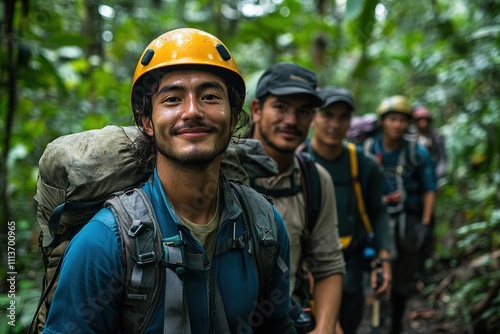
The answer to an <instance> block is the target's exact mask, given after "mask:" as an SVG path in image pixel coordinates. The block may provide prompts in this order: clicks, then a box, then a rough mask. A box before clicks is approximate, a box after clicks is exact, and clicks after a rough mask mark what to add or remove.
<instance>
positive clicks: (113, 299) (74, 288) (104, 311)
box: [44, 171, 293, 334]
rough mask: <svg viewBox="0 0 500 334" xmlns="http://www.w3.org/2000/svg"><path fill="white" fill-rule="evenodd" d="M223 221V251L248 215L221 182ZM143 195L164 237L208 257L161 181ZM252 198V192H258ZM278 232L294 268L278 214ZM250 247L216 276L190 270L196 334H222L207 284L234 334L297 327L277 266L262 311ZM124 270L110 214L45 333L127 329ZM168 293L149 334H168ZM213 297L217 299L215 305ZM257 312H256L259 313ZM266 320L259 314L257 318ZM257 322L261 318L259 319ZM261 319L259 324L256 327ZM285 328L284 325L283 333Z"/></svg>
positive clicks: (58, 299)
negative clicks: (267, 326)
mask: <svg viewBox="0 0 500 334" xmlns="http://www.w3.org/2000/svg"><path fill="white" fill-rule="evenodd" d="M220 186H221V188H222V201H223V204H222V205H223V206H222V213H221V220H220V224H219V227H218V233H217V239H216V243H217V244H221V243H223V242H224V241H226V240H227V239H228V238H232V236H233V227H235V228H236V230H235V233H236V237H238V236H242V235H243V234H244V233H245V225H244V223H243V220H242V211H241V208H240V207H239V205H238V204H237V202H236V201H235V199H234V196H235V195H234V193H233V192H232V191H231V190H230V188H229V185H228V184H227V183H226V181H225V179H224V178H221V182H220ZM143 189H144V190H145V192H146V194H147V195H148V197H149V199H150V200H151V203H152V205H153V208H154V210H155V214H156V216H157V219H158V222H159V225H160V229H161V232H162V235H163V237H170V236H172V235H174V234H178V231H179V230H181V231H182V233H183V239H184V240H185V242H186V243H187V245H189V246H190V247H192V249H195V250H198V251H199V252H205V251H204V250H203V248H202V246H201V245H200V243H199V242H198V241H197V240H196V239H195V238H194V237H193V236H192V235H191V233H190V231H189V230H188V229H187V227H185V226H184V225H181V224H179V223H178V221H177V219H176V218H175V215H174V213H173V210H172V208H171V206H170V204H169V201H168V200H167V197H166V194H165V192H164V190H163V187H162V185H161V182H160V181H159V178H158V176H157V174H156V171H155V173H154V176H153V177H152V178H151V179H150V181H149V182H147V183H146V184H145V185H144V186H143ZM252 191H253V190H252ZM273 210H274V216H275V220H276V222H277V224H278V242H279V245H280V248H279V254H280V256H281V258H282V259H283V260H284V261H285V264H286V265H287V266H289V257H290V249H289V241H288V236H287V233H286V230H285V225H284V223H283V220H282V218H281V216H280V215H279V213H278V212H277V211H276V210H275V209H274V208H273ZM248 247H249V245H248V243H247V245H246V246H245V248H243V249H235V250H230V251H227V252H224V253H222V254H220V255H214V256H213V259H212V262H211V265H210V270H205V271H204V272H203V271H202V272H194V271H190V270H187V271H186V272H185V273H184V274H183V275H184V276H183V281H184V286H185V292H186V299H187V304H188V310H189V316H190V320H191V321H190V322H191V330H192V333H208V332H209V330H210V329H212V330H214V331H215V332H220V330H219V328H220V327H219V324H218V322H217V316H216V314H215V309H214V307H213V306H211V305H214V300H213V298H214V297H213V296H212V294H211V293H209V291H208V287H207V286H210V285H209V284H207V276H209V277H210V278H211V279H214V280H216V282H217V283H218V287H219V289H220V294H221V297H222V300H223V305H224V309H225V313H226V317H227V321H228V325H229V329H230V331H231V332H232V333H233V332H234V333H236V332H244V333H246V332H251V328H252V325H260V324H261V323H262V321H265V320H266V319H271V320H274V322H273V324H274V326H276V325H277V323H276V320H278V322H279V319H282V325H283V326H284V327H290V325H289V324H290V323H291V326H292V327H293V322H290V319H289V318H288V313H289V307H290V297H289V295H290V294H289V289H290V286H289V285H290V283H289V282H290V281H289V271H288V272H287V271H286V270H285V272H283V270H282V269H278V267H277V266H276V268H275V271H274V276H273V278H272V280H271V283H270V284H271V286H270V289H269V291H270V295H269V296H264V298H265V299H266V305H265V307H264V308H262V309H259V308H261V306H256V305H257V300H258V297H259V279H258V273H257V271H256V268H255V265H254V263H253V260H252V257H251V254H250V253H249V249H248ZM124 276H125V273H124V268H123V260H122V252H121V250H120V239H119V232H118V227H117V225H116V222H115V218H114V216H113V214H112V213H111V211H110V210H109V209H102V210H100V211H99V212H98V213H97V214H96V215H95V216H94V218H92V220H91V221H90V222H89V223H88V224H86V225H85V226H84V228H83V229H82V230H81V231H80V232H79V233H78V234H77V235H76V236H75V237H74V238H73V240H72V241H71V242H70V244H69V246H68V248H67V251H66V254H65V256H64V259H63V263H62V267H61V273H60V277H59V282H58V286H57V289H56V291H55V295H54V299H53V302H52V305H51V308H50V311H49V315H48V319H47V323H46V326H45V330H44V333H72V334H74V333H82V334H87V333H116V332H117V330H118V326H119V324H120V307H121V305H122V304H121V303H122V300H123V298H124V291H123V290H124V289H123V284H122V283H121V282H123V281H124ZM164 293H165V287H163V289H162V294H161V296H160V298H159V303H158V306H157V308H156V311H155V312H154V315H153V317H152V319H151V321H150V323H149V325H148V326H147V328H146V333H162V332H163V322H164V309H165V305H164V300H165V296H164ZM209 296H212V297H209ZM254 311H255V312H254ZM258 312H259V313H258ZM252 315H256V317H254V318H253V319H252ZM256 319H257V320H258V319H260V321H257V322H260V323H256ZM278 326H279V325H278Z"/></svg>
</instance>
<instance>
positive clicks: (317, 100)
mask: <svg viewBox="0 0 500 334" xmlns="http://www.w3.org/2000/svg"><path fill="white" fill-rule="evenodd" d="M269 93H271V94H273V95H277V96H280V95H291V94H306V95H309V96H311V97H312V102H313V105H312V107H314V108H319V107H321V106H322V105H323V103H324V100H323V99H322V98H321V97H320V96H319V95H317V94H313V93H311V89H306V88H301V87H290V86H288V87H277V88H271V89H269Z"/></svg>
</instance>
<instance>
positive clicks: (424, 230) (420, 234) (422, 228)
mask: <svg viewBox="0 0 500 334" xmlns="http://www.w3.org/2000/svg"><path fill="white" fill-rule="evenodd" d="M415 233H416V236H417V241H416V243H415V250H417V251H418V250H421V249H422V247H423V246H424V244H425V242H426V241H427V239H428V238H429V234H430V226H429V224H424V223H418V224H417V225H415Z"/></svg>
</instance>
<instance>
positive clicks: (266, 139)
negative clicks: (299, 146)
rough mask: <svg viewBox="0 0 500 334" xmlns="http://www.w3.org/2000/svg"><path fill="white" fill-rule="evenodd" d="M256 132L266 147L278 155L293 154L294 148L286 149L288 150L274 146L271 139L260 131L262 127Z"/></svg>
mask: <svg viewBox="0 0 500 334" xmlns="http://www.w3.org/2000/svg"><path fill="white" fill-rule="evenodd" d="M273 131H274V130H273ZM258 132H259V136H260V138H262V141H263V142H264V143H265V144H266V145H267V146H269V147H271V148H272V149H273V150H275V151H277V152H280V153H285V154H289V153H293V152H295V149H296V147H295V148H290V149H288V148H282V147H279V146H277V145H276V144H274V143H273V141H272V140H271V139H269V137H268V136H267V135H266V134H265V133H264V132H263V131H262V127H261V126H259V127H258ZM275 132H276V131H275Z"/></svg>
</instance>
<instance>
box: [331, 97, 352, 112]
mask: <svg viewBox="0 0 500 334" xmlns="http://www.w3.org/2000/svg"><path fill="white" fill-rule="evenodd" d="M336 102H344V103H346V104H347V105H348V106H349V107H350V108H351V110H354V104H353V103H352V100H350V99H349V98H347V97H344V96H332V97H329V98H327V99H326V100H325V104H324V106H325V107H327V106H329V105H330V104H332V103H336Z"/></svg>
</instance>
